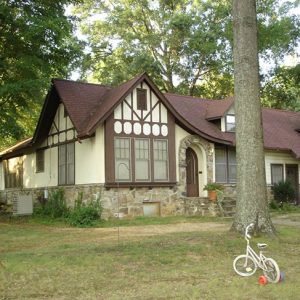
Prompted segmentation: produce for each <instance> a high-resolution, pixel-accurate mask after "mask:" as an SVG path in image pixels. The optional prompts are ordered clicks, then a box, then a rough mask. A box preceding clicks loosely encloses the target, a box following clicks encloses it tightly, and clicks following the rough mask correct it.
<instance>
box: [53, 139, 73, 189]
mask: <svg viewBox="0 0 300 300" xmlns="http://www.w3.org/2000/svg"><path fill="white" fill-rule="evenodd" d="M71 146H72V147H73V156H74V157H73V163H72V164H73V165H74V168H73V169H74V170H73V174H72V179H73V180H72V181H70V180H69V179H70V176H69V171H68V165H69V161H68V147H71ZM57 148H58V149H57V151H58V158H57V165H58V172H57V173H58V186H66V185H74V184H75V182H76V179H75V174H76V165H75V161H76V159H75V142H71V143H64V144H61V145H59V146H58V147H57ZM63 148H64V157H65V159H64V164H63V165H64V169H65V170H64V171H65V178H64V179H65V180H64V183H61V172H60V151H62V149H63Z"/></svg>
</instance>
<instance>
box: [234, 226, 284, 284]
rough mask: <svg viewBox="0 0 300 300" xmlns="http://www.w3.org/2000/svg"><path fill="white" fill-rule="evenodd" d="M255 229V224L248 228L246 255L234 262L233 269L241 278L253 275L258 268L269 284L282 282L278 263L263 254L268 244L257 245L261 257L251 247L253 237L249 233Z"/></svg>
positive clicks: (240, 256)
mask: <svg viewBox="0 0 300 300" xmlns="http://www.w3.org/2000/svg"><path fill="white" fill-rule="evenodd" d="M253 227H254V224H250V225H248V226H247V227H246V231H245V239H246V241H247V247H246V254H242V255H239V256H238V257H236V258H235V260H234V261H233V268H234V270H235V272H236V273H238V274H239V275H241V276H251V275H253V274H254V273H255V272H256V270H257V268H258V267H259V268H261V269H262V270H263V273H264V275H265V276H266V277H267V279H268V281H269V282H273V283H277V282H278V281H279V280H280V271H279V267H278V265H277V263H276V261H275V260H274V259H272V258H268V257H265V256H264V255H263V254H262V250H263V249H265V248H266V247H267V244H260V243H258V244H257V247H258V248H259V250H260V251H259V255H258V254H257V253H255V251H254V250H253V249H252V248H251V246H250V239H251V236H250V234H249V233H248V231H249V230H250V229H252V228H253Z"/></svg>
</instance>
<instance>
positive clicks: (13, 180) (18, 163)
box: [3, 157, 23, 188]
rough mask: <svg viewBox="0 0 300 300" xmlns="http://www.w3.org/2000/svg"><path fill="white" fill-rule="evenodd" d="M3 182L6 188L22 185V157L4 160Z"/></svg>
mask: <svg viewBox="0 0 300 300" xmlns="http://www.w3.org/2000/svg"><path fill="white" fill-rule="evenodd" d="M3 163H4V182H5V187H6V188H20V187H22V186H23V159H22V157H15V158H11V159H8V160H4V161H3Z"/></svg>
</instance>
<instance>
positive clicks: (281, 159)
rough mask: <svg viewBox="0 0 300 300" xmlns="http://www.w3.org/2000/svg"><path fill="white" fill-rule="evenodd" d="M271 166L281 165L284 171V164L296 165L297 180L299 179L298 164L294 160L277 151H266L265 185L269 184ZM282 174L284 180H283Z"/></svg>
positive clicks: (299, 169)
mask: <svg viewBox="0 0 300 300" xmlns="http://www.w3.org/2000/svg"><path fill="white" fill-rule="evenodd" d="M271 164H283V165H284V169H285V165H286V164H293V165H298V172H299V174H298V178H299V179H300V162H299V160H296V159H295V158H294V157H293V156H292V155H291V154H289V153H283V152H279V151H266V152H265V165H266V180H267V184H271ZM285 175H286V174H285V172H284V179H285Z"/></svg>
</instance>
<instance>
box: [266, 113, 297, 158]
mask: <svg viewBox="0 0 300 300" xmlns="http://www.w3.org/2000/svg"><path fill="white" fill-rule="evenodd" d="M262 118H263V127H264V145H265V148H267V149H275V150H286V151H291V152H292V153H293V155H294V156H295V157H296V158H297V159H300V133H299V132H298V129H299V128H300V113H299V112H291V111H284V110H278V109H271V108H263V110H262Z"/></svg>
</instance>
